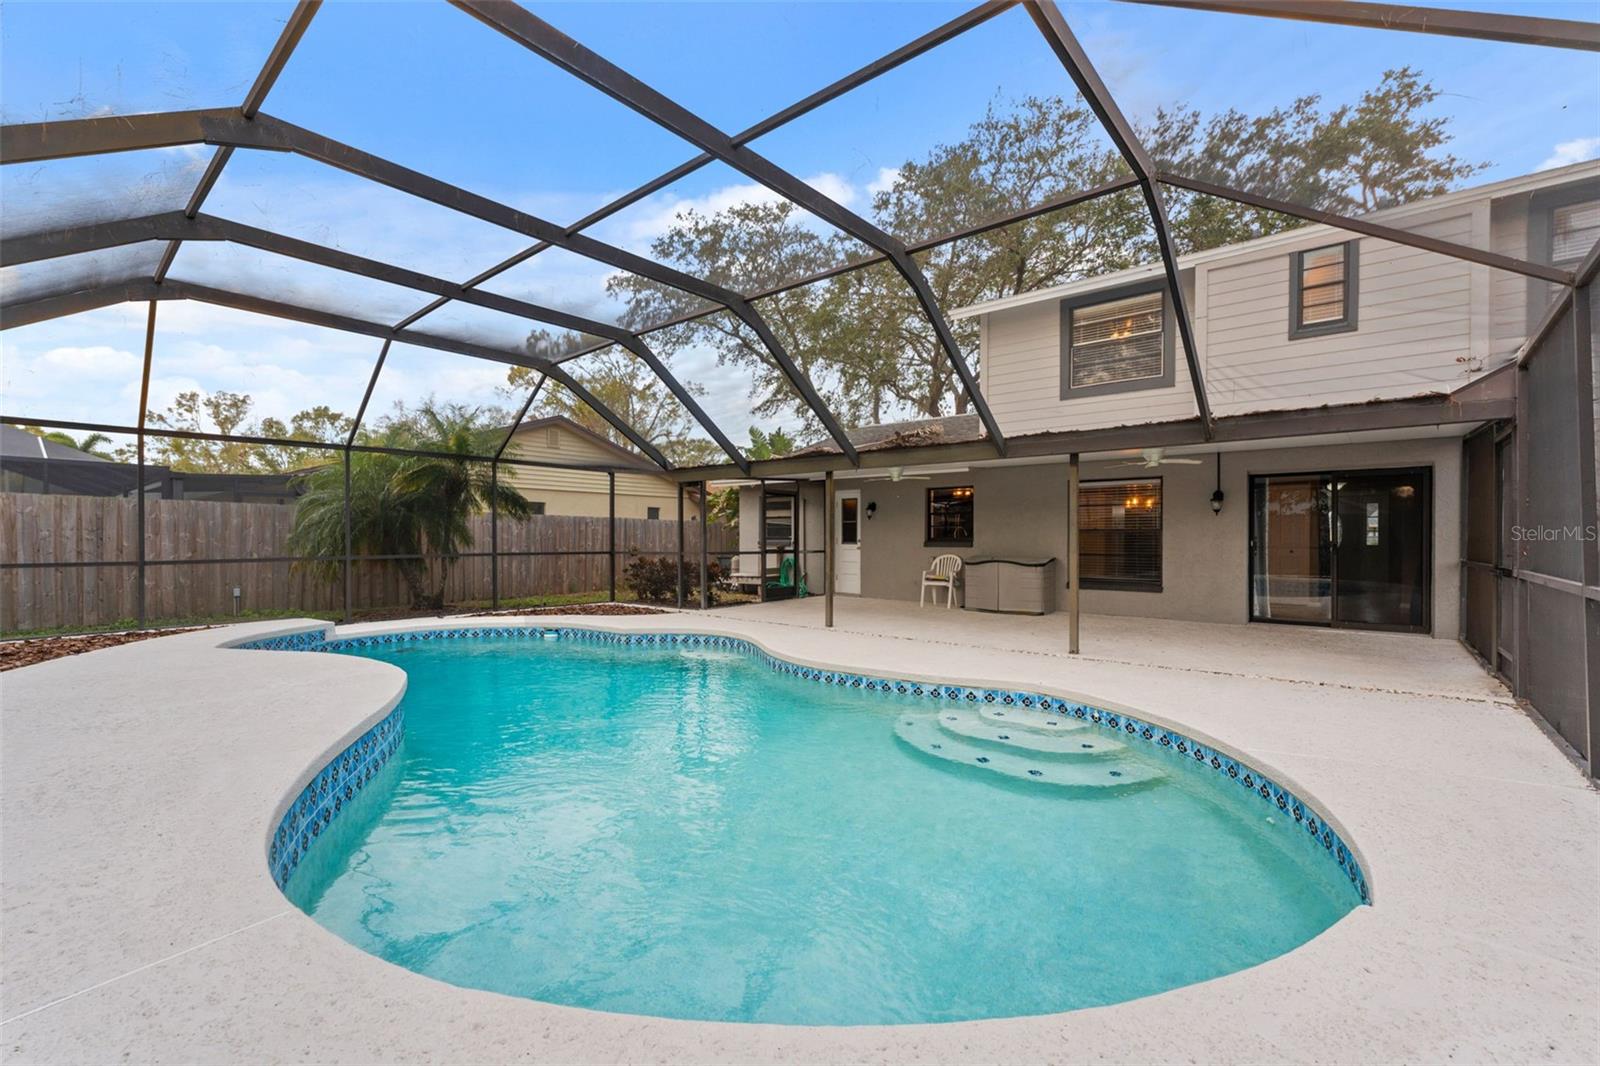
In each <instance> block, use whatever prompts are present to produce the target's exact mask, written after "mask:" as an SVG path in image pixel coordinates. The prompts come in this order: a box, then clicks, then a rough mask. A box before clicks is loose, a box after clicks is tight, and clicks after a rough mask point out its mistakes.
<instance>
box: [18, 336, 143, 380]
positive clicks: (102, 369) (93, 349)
mask: <svg viewBox="0 0 1600 1066" xmlns="http://www.w3.org/2000/svg"><path fill="white" fill-rule="evenodd" d="M39 361H40V362H41V363H42V364H44V367H43V368H42V369H48V370H54V371H60V372H63V373H68V374H72V375H75V376H76V377H78V378H79V379H82V378H116V379H119V380H120V379H123V378H126V377H127V376H128V375H129V374H137V373H139V371H140V368H141V367H142V366H143V364H144V360H142V359H141V358H140V357H139V356H137V355H134V354H133V353H132V352H129V351H123V350H122V349H120V348H113V347H111V346H110V345H106V344H95V345H89V346H86V347H74V346H70V345H68V346H64V347H60V348H51V349H50V350H49V351H47V352H45V353H44V355H42V356H41V357H40V359H39Z"/></svg>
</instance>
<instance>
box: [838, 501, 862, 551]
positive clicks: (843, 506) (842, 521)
mask: <svg viewBox="0 0 1600 1066" xmlns="http://www.w3.org/2000/svg"><path fill="white" fill-rule="evenodd" d="M839 543H840V544H860V543H861V499H860V498H859V497H857V496H841V497H839Z"/></svg>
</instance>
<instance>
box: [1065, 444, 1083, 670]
mask: <svg viewBox="0 0 1600 1066" xmlns="http://www.w3.org/2000/svg"><path fill="white" fill-rule="evenodd" d="M1081 476H1082V472H1081V471H1080V469H1079V466H1078V453H1077V452H1073V453H1072V455H1071V456H1070V457H1069V458H1068V459H1067V654H1069V655H1076V654H1078V619H1079V612H1078V604H1079V598H1078V592H1079V588H1080V586H1081V585H1082V581H1080V580H1079V579H1080V578H1081V577H1082V573H1081V568H1080V566H1079V553H1080V549H1081V548H1082V545H1083V536H1082V534H1081V533H1080V532H1079V530H1078V526H1079V524H1080V511H1079V506H1078V487H1079V485H1080V484H1081Z"/></svg>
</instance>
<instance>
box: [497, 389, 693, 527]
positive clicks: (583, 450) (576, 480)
mask: <svg viewBox="0 0 1600 1066" xmlns="http://www.w3.org/2000/svg"><path fill="white" fill-rule="evenodd" d="M505 457H506V458H508V459H533V460H538V461H539V462H542V463H557V464H569V465H571V466H574V467H577V468H578V469H570V470H565V469H560V468H559V467H555V466H516V465H502V466H501V467H500V477H501V478H502V479H504V480H505V481H507V482H509V483H510V484H511V485H512V486H513V487H514V488H516V489H517V491H519V492H521V493H522V495H523V496H525V497H527V498H528V500H530V501H531V502H532V503H533V505H534V509H535V511H536V512H537V513H539V514H549V515H582V516H587V517H590V518H604V517H606V516H607V515H608V514H609V513H610V508H611V487H610V484H609V480H608V478H607V475H606V474H605V473H604V472H603V471H599V470H586V469H582V467H584V466H598V465H602V464H604V465H607V466H613V467H625V468H628V469H627V470H623V471H619V472H618V473H617V475H616V506H617V511H616V514H617V517H618V518H651V519H664V520H667V521H677V518H678V483H677V482H676V481H674V480H672V479H671V478H668V477H665V476H663V474H662V470H661V468H660V467H658V466H656V465H655V464H654V463H651V462H649V461H648V460H646V459H644V458H643V457H642V456H639V455H637V454H635V453H634V452H631V451H629V450H627V449H626V448H623V447H621V446H620V445H617V444H613V443H612V442H611V441H609V440H607V439H606V438H604V437H602V436H600V435H599V434H598V433H595V432H593V431H592V430H588V429H585V428H584V427H583V426H581V425H579V424H578V423H576V422H574V421H573V420H572V419H570V418H564V417H562V416H560V415H550V416H546V417H543V418H533V419H529V420H527V421H525V422H523V423H521V424H520V425H518V426H517V428H516V429H515V430H514V431H513V432H512V434H511V441H510V443H509V444H508V445H507V447H506V451H505ZM635 471H636V472H635ZM683 514H684V518H685V519H688V520H698V519H699V517H700V511H699V508H698V506H697V505H696V502H695V498H694V496H693V495H686V497H685V500H684V505H683Z"/></svg>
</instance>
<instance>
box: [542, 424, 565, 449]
mask: <svg viewBox="0 0 1600 1066" xmlns="http://www.w3.org/2000/svg"><path fill="white" fill-rule="evenodd" d="M544 442H545V444H546V446H548V447H551V448H555V449H557V450H559V449H560V448H561V430H559V429H557V428H556V427H555V426H551V427H550V428H549V429H547V430H545V431H544Z"/></svg>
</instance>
